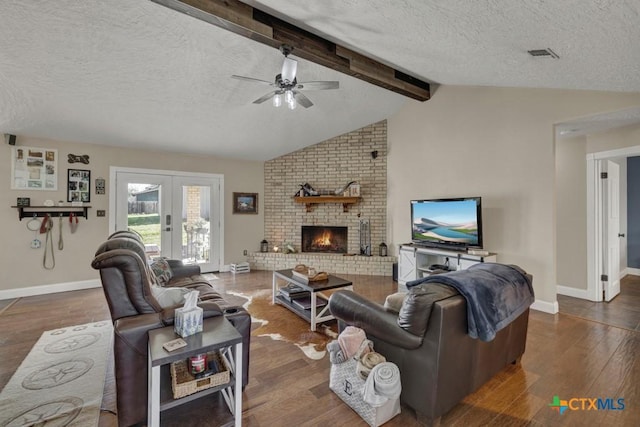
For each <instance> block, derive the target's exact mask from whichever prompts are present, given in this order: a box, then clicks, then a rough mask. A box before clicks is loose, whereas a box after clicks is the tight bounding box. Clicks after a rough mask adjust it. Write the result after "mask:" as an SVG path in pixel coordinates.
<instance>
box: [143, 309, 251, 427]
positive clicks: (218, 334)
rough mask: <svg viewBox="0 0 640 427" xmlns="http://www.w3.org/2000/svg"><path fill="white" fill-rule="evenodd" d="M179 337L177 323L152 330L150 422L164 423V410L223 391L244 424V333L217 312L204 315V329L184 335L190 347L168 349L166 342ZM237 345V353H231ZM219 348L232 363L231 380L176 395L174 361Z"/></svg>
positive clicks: (153, 424) (238, 423)
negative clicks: (232, 354) (162, 413)
mask: <svg viewBox="0 0 640 427" xmlns="http://www.w3.org/2000/svg"><path fill="white" fill-rule="evenodd" d="M176 338H179V337H178V335H177V334H176V333H175V332H174V331H173V326H167V327H165V328H159V329H154V330H152V331H149V356H148V361H149V363H148V369H149V389H148V393H149V398H148V407H147V410H148V413H147V424H148V426H149V427H158V426H160V412H161V411H164V410H166V409H169V408H173V407H175V406H178V405H182V404H183V403H187V402H190V401H192V400H194V399H198V398H200V397H203V396H206V395H209V394H211V393H216V392H221V393H222V395H223V397H224V400H225V402H226V403H227V406H228V407H229V410H230V411H231V413H232V414H233V415H234V416H235V425H236V426H241V425H242V336H241V335H240V333H239V332H238V331H237V330H236V328H234V327H233V325H232V324H231V323H230V322H229V321H228V320H227V319H226V318H225V317H224V316H216V317H210V318H207V319H204V322H203V329H202V332H200V333H197V334H195V335H191V336H190V337H186V338H184V340H185V341H186V343H187V346H186V347H183V348H181V349H178V350H175V351H172V352H171V353H169V352H167V351H166V350H165V349H164V348H162V345H163V344H164V343H166V342H168V341H171V340H174V339H176ZM232 347H234V351H233V352H234V353H235V357H233V358H232V357H228V356H229V354H230V353H231V351H230V350H231V348H232ZM214 350H219V351H220V352H221V354H222V355H223V357H225V358H226V361H227V362H228V364H229V368H230V371H231V372H230V374H231V377H230V378H231V381H230V382H229V383H227V384H222V385H220V386H217V387H212V388H209V389H206V390H202V391H199V392H197V393H194V394H190V395H188V396H185V397H182V398H179V399H174V398H173V392H172V390H171V373H170V371H169V368H170V364H171V363H173V362H176V361H179V360H183V359H187V358H189V356H193V355H196V354H202V353H207V352H209V351H214ZM225 355H226V356H225Z"/></svg>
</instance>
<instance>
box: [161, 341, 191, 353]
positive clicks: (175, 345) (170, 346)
mask: <svg viewBox="0 0 640 427" xmlns="http://www.w3.org/2000/svg"><path fill="white" fill-rule="evenodd" d="M186 346H187V343H186V342H185V340H183V339H182V338H176V339H175V340H171V341H169V342H166V343H164V344H162V347H163V348H164V349H165V350H167V351H169V352H171V351H174V350H177V349H179V348H182V347H186Z"/></svg>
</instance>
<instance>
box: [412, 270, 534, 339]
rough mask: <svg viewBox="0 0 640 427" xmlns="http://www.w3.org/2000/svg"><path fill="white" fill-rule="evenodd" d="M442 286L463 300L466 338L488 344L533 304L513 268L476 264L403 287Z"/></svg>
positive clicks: (528, 288) (530, 291)
mask: <svg viewBox="0 0 640 427" xmlns="http://www.w3.org/2000/svg"><path fill="white" fill-rule="evenodd" d="M435 282H437V283H442V284H444V285H449V286H451V287H454V288H455V289H456V290H457V291H458V292H460V294H462V296H464V297H465V299H466V300H467V317H468V324H469V336H470V337H471V338H479V339H480V340H482V341H491V340H493V338H495V336H496V332H498V331H499V330H500V329H502V328H503V327H505V326H506V325H508V324H509V323H510V322H512V321H513V320H514V319H516V318H517V317H518V316H519V315H521V314H522V313H523V312H524V311H525V310H526V309H527V308H528V307H529V306H530V305H531V304H532V303H533V301H534V293H533V286H532V284H531V280H530V279H529V276H527V275H526V273H525V272H524V271H523V270H522V269H521V268H520V267H517V266H514V265H505V264H496V263H478V264H474V265H472V266H471V267H469V268H468V269H466V270H459V271H453V272H450V273H445V274H435V275H431V276H427V277H424V278H422V279H418V280H414V281H411V282H408V283H407V288H410V287H412V286H416V285H419V284H422V283H435Z"/></svg>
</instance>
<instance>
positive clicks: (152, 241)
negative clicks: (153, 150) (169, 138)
mask: <svg viewBox="0 0 640 427" xmlns="http://www.w3.org/2000/svg"><path fill="white" fill-rule="evenodd" d="M111 182H112V185H111V188H112V189H115V194H113V196H112V197H111V200H113V201H114V203H115V205H114V206H112V207H111V210H112V212H115V215H113V217H114V218H115V221H113V222H112V226H111V227H110V228H111V230H112V231H116V230H132V231H135V232H137V233H139V234H140V235H141V236H142V239H143V242H144V244H145V250H146V252H147V254H148V255H149V257H150V258H151V259H153V258H154V257H167V258H171V259H181V260H182V261H183V262H185V263H188V264H198V265H199V266H200V268H201V270H202V271H205V272H206V271H219V269H220V264H221V261H222V255H223V254H222V246H221V245H222V242H223V239H222V230H221V226H220V224H221V223H222V218H221V216H222V212H223V206H222V198H221V194H222V182H223V180H222V176H220V175H211V174H187V173H184V172H172V171H155V170H142V169H138V170H136V169H126V168H112V170H111ZM110 225H111V224H110Z"/></svg>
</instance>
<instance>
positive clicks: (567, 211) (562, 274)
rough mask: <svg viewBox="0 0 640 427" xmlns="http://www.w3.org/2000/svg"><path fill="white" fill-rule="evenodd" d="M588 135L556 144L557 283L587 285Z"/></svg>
mask: <svg viewBox="0 0 640 427" xmlns="http://www.w3.org/2000/svg"><path fill="white" fill-rule="evenodd" d="M586 144H587V138H586V137H585V136H581V137H576V138H570V139H569V138H567V139H562V140H559V141H558V142H557V144H556V186H557V187H556V188H557V223H556V233H557V235H556V239H557V242H556V253H557V269H558V270H557V284H558V285H561V286H568V287H571V288H577V289H584V290H586V289H587V217H586V212H587V167H586V165H587V157H586V156H587V153H586Z"/></svg>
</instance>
